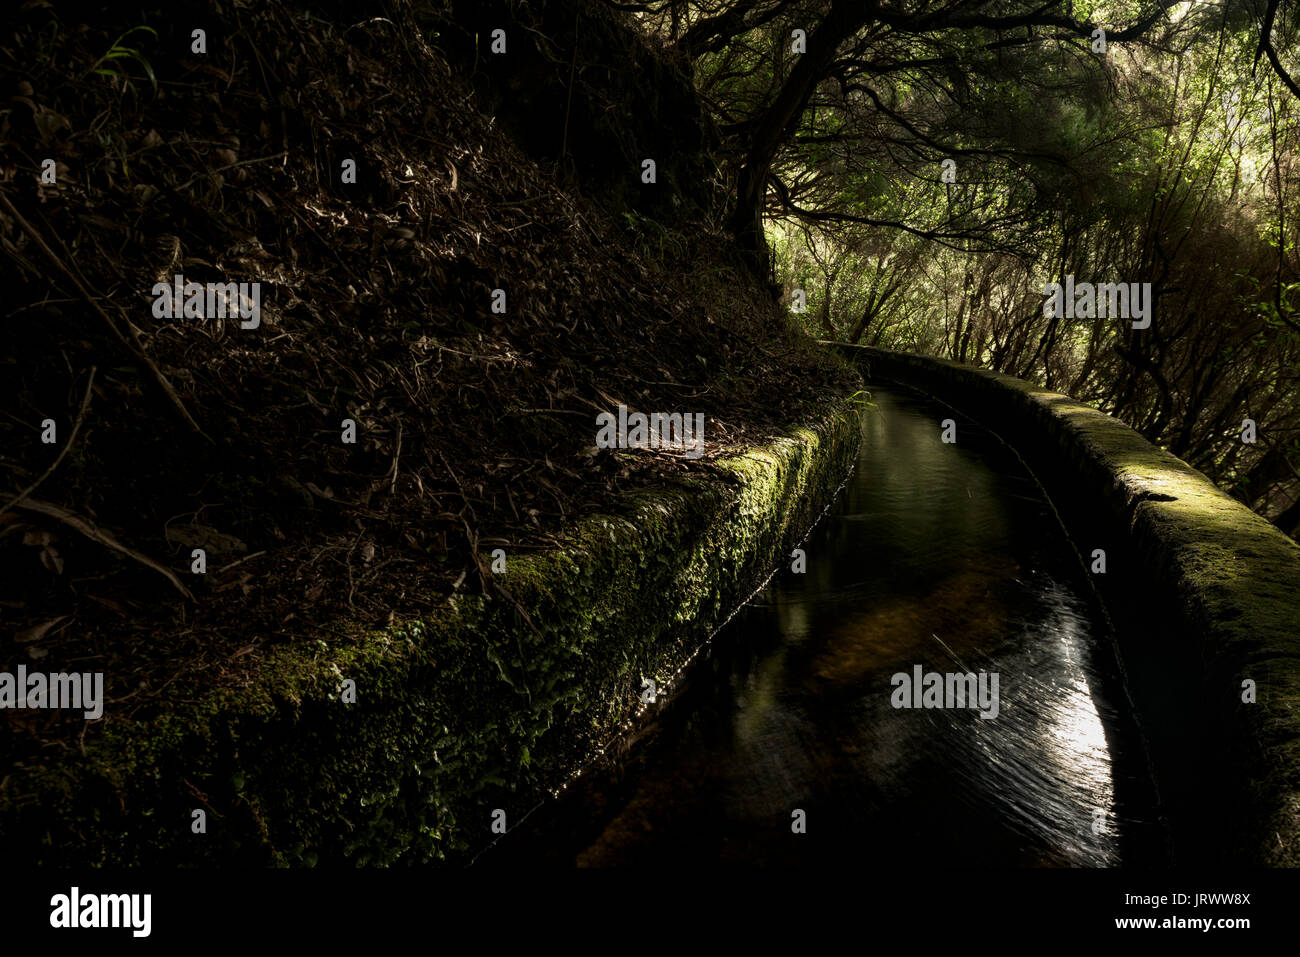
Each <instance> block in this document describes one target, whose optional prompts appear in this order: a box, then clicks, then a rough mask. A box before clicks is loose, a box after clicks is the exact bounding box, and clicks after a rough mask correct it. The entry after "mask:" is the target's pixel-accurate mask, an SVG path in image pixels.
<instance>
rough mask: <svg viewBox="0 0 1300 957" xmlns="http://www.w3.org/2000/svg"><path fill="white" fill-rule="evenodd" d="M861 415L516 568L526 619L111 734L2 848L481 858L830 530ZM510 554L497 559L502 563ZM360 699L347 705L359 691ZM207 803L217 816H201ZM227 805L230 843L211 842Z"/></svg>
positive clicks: (459, 616) (75, 764) (435, 629)
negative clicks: (786, 563)
mask: <svg viewBox="0 0 1300 957" xmlns="http://www.w3.org/2000/svg"><path fill="white" fill-rule="evenodd" d="M858 437H859V430H858V424H857V418H856V413H855V412H854V411H853V409H852V408H851V407H850V406H849V405H848V404H847V403H836V404H834V405H833V407H831V408H830V409H828V411H827V414H826V416H825V419H824V421H822V422H820V423H818V424H817V425H816V426H815V427H812V428H804V429H799V430H797V431H795V432H793V433H791V434H790V436H789V437H788V438H783V439H779V440H776V441H774V442H773V443H772V444H771V446H770V447H768V448H766V449H760V450H753V451H751V452H747V453H743V454H740V455H737V456H734V457H732V458H731V459H729V460H727V461H725V462H723V463H721V464H722V469H723V470H724V471H727V472H730V473H731V474H733V475H734V476H735V478H736V481H735V482H728V481H726V480H723V479H720V478H717V477H713V478H709V479H691V480H687V481H684V482H680V483H678V484H677V485H674V486H670V487H664V488H661V489H656V490H653V491H648V492H642V493H640V494H637V495H634V496H631V497H630V498H629V499H628V501H627V503H626V508H625V509H624V510H623V512H622V514H619V515H597V516H592V517H590V518H588V519H587V520H585V521H584V522H582V524H581V525H580V526H579V527H578V528H576V529H574V531H573V533H572V534H571V535H570V536H568V539H567V544H566V545H565V546H564V547H562V548H557V549H555V550H553V551H551V552H548V553H543V554H538V555H520V556H511V557H510V558H509V560H508V566H507V567H508V571H507V573H506V574H505V576H504V584H505V585H506V587H507V588H508V589H509V590H510V592H511V593H512V594H513V595H514V597H515V599H516V600H517V601H518V604H519V606H521V607H522V608H524V609H527V611H528V616H529V618H530V619H531V624H530V623H529V622H528V621H527V620H525V618H524V616H523V615H522V614H521V613H520V611H519V609H518V608H517V607H516V606H515V605H514V604H513V603H511V602H508V601H505V600H503V599H500V598H495V597H494V598H491V599H489V598H487V597H484V596H457V597H455V598H454V599H448V600H447V601H446V603H445V605H444V606H443V608H442V610H441V612H440V613H438V614H435V615H430V616H428V617H426V618H424V619H422V620H412V621H403V622H399V623H397V624H395V625H393V626H391V627H388V628H384V629H376V628H373V627H369V626H365V625H363V624H361V623H359V622H340V623H338V626H337V629H336V631H335V633H333V634H329V635H322V636H321V641H320V642H319V643H316V644H313V645H306V646H294V647H287V648H282V649H278V650H276V651H273V652H271V653H269V654H267V656H266V657H265V659H264V661H263V662H262V668H261V675H262V677H261V678H260V679H259V680H258V681H257V682H255V683H254V684H253V685H251V686H249V687H247V688H216V689H213V690H212V691H211V692H210V693H208V694H207V695H205V696H203V697H202V698H201V699H200V700H198V701H191V702H184V703H181V702H177V703H176V704H175V707H174V708H173V710H172V711H171V712H170V713H169V714H168V715H167V716H166V717H165V718H163V719H161V720H159V721H158V722H156V723H155V724H153V725H151V726H145V725H143V724H141V723H137V722H133V721H129V720H121V719H118V720H109V721H107V722H106V723H105V725H104V727H103V729H102V732H101V733H100V734H98V735H97V736H95V737H94V738H93V739H92V740H91V741H89V742H88V743H87V753H86V755H85V757H84V758H82V757H80V756H75V757H72V756H70V757H67V758H65V759H64V760H61V761H59V762H56V763H53V764H51V765H49V766H46V767H43V768H40V769H35V770H33V771H32V772H31V773H30V774H28V775H26V776H25V777H23V778H22V779H21V780H20V781H17V782H14V781H11V782H10V787H8V788H7V789H6V790H5V791H4V792H3V793H0V842H3V843H4V844H5V846H6V847H7V848H8V849H10V851H11V852H12V853H14V854H15V855H16V856H18V857H21V858H22V859H24V860H32V861H37V862H40V863H45V864H82V863H90V864H108V863H111V864H133V863H138V862H146V861H149V862H161V863H176V864H199V863H213V864H215V863H249V864H275V865H289V866H315V865H317V864H322V863H329V862H340V861H345V862H349V863H353V864H358V865H389V864H395V863H403V862H415V863H423V862H430V861H438V860H445V859H448V858H453V859H463V858H464V857H465V856H466V855H467V854H468V853H470V852H471V851H472V850H474V849H475V848H478V847H481V846H482V845H484V844H485V843H487V841H488V840H489V839H490V833H489V830H488V822H489V819H490V813H491V809H493V808H497V807H500V808H504V809H506V811H507V821H508V822H509V821H512V820H516V819H517V818H518V816H519V815H520V814H521V813H523V812H524V811H525V810H526V809H527V808H528V807H531V806H532V805H533V804H535V803H536V801H537V800H538V797H539V795H541V794H543V793H544V792H545V789H547V788H553V787H556V786H558V784H559V783H561V782H562V781H563V780H564V779H565V778H567V777H568V776H569V775H570V774H571V773H572V772H573V771H574V770H576V769H577V768H578V767H580V766H581V765H582V764H583V763H585V762H586V761H587V760H589V759H590V757H591V756H592V755H593V754H594V753H595V752H596V750H597V749H599V748H600V747H601V746H602V745H603V744H605V743H607V740H608V738H609V737H610V736H611V735H613V734H614V733H615V732H616V731H617V729H618V728H619V727H620V726H621V725H622V724H623V723H624V722H626V721H627V720H629V719H630V718H631V717H632V716H633V715H634V714H635V711H636V708H637V706H638V703H639V691H640V680H641V678H642V677H643V676H655V677H656V678H657V680H660V681H661V683H662V680H663V679H664V678H665V676H668V675H671V674H672V673H673V672H674V671H676V669H677V668H679V667H680V666H681V665H682V663H683V662H685V661H686V660H687V659H688V658H689V657H690V656H691V654H693V653H694V651H695V650H696V648H698V647H699V645H700V643H701V642H702V641H703V640H704V639H705V638H706V637H707V636H708V634H709V633H710V632H711V631H712V629H713V628H714V627H715V626H716V625H717V624H718V623H719V622H720V621H721V620H722V618H723V617H725V615H726V613H727V612H729V611H730V610H731V609H732V608H733V607H734V606H735V605H736V604H737V603H738V602H739V601H740V600H742V599H743V598H744V597H745V596H746V595H747V594H748V593H749V591H750V590H752V588H753V587H754V585H755V584H757V582H758V581H760V580H761V579H762V578H763V577H764V576H765V575H766V573H767V571H769V570H770V568H771V567H772V566H773V565H774V564H775V563H776V562H777V561H778V560H780V559H781V558H783V556H784V554H785V552H786V551H787V550H788V548H789V547H790V545H791V543H792V542H793V541H794V540H795V539H797V538H798V537H799V536H800V535H801V534H802V533H803V532H804V531H805V530H806V528H807V526H808V525H809V524H810V523H811V522H812V520H813V519H814V518H815V517H816V516H817V515H818V514H819V512H820V510H821V508H822V507H823V506H824V505H825V504H826V502H827V501H828V499H829V497H830V496H831V495H832V494H833V492H834V490H835V489H836V488H837V487H838V485H839V483H840V481H841V480H842V478H843V476H844V475H845V473H846V472H847V470H848V469H849V467H850V466H851V463H852V461H853V457H854V455H855V454H856V448H857V442H858ZM486 557H487V556H485V558H486ZM345 677H346V678H349V679H352V680H353V681H355V682H356V685H357V702H356V703H355V704H352V705H347V704H344V703H343V702H342V701H341V700H340V697H339V687H340V684H341V681H342V680H343V678H345ZM200 795H201V797H200ZM199 807H202V808H206V809H208V810H209V814H208V831H207V833H206V834H203V835H194V834H192V833H191V831H190V820H191V818H190V813H191V811H192V810H193V809H194V808H199Z"/></svg>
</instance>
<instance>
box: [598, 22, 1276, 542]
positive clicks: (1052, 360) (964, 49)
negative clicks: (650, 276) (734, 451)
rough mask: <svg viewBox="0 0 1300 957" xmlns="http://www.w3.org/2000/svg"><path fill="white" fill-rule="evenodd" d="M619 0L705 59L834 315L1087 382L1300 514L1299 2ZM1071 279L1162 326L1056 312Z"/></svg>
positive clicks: (781, 229)
mask: <svg viewBox="0 0 1300 957" xmlns="http://www.w3.org/2000/svg"><path fill="white" fill-rule="evenodd" d="M609 5H610V6H613V7H617V8H619V9H622V10H626V11H630V12H632V13H633V14H634V15H635V16H636V17H637V18H638V19H639V20H640V22H641V23H642V25H643V26H644V27H645V28H646V29H647V30H650V31H652V32H653V33H654V34H655V35H656V36H658V37H659V38H660V39H661V41H662V42H663V43H664V44H665V45H666V46H668V47H669V48H670V49H671V50H673V51H675V52H676V53H677V54H679V55H680V56H681V57H682V58H683V59H684V60H685V61H688V62H689V68H690V70H691V72H692V74H693V76H694V81H695V85H696V87H697V89H698V91H699V94H700V97H701V99H702V101H703V102H704V103H705V104H707V107H708V110H709V111H710V113H711V114H712V117H713V119H714V120H715V121H716V123H717V125H718V130H719V132H720V134H721V144H722V145H721V146H720V157H721V164H722V166H723V168H724V169H725V170H727V171H728V173H729V180H728V181H729V183H730V184H731V188H732V194H731V203H730V205H729V208H728V211H727V216H728V224H729V226H730V228H731V230H732V232H733V233H734V235H735V236H736V238H737V239H738V241H739V243H740V245H741V246H742V248H744V249H745V250H746V251H747V252H748V253H749V255H750V257H751V262H752V263H753V265H754V267H755V268H756V269H757V270H758V271H760V273H763V274H765V275H766V276H767V277H768V279H769V281H771V282H773V283H774V284H776V283H779V284H780V286H781V291H782V294H783V297H784V301H785V302H786V303H787V304H788V305H789V306H790V307H791V308H792V310H794V311H795V312H796V313H797V314H798V315H800V316H801V318H802V320H803V322H804V323H805V325H806V326H807V329H808V331H810V332H811V333H813V334H814V335H817V336H819V337H822V338H827V339H835V340H843V341H849V342H855V343H867V344H872V345H879V346H884V347H890V348H898V349H902V350H906V351H916V352H922V353H927V354H932V355H938V356H944V357H948V358H952V359H957V360H961V361H966V362H972V363H977V364H981V365H984V366H987V367H988V368H991V369H994V370H997V371H1000V372H1006V373H1010V374H1013V375H1017V376H1021V377H1025V378H1029V379H1032V380H1034V381H1037V382H1039V383H1041V384H1043V385H1045V386H1047V387H1048V388H1052V389H1058V390H1060V391H1064V392H1068V393H1070V394H1072V395H1074V396H1076V397H1078V398H1081V399H1084V400H1085V401H1088V402H1091V403H1094V404H1096V405H1098V406H1099V407H1100V408H1102V409H1104V410H1106V411H1107V412H1110V413H1112V414H1114V415H1116V416H1118V417H1120V418H1122V419H1124V420H1125V421H1127V422H1128V423H1129V424H1131V425H1133V426H1134V427H1135V428H1137V429H1138V430H1139V431H1140V432H1142V433H1143V435H1145V436H1146V437H1147V438H1149V439H1150V440H1152V441H1154V442H1156V443H1158V444H1160V445H1162V446H1164V447H1166V448H1168V449H1169V450H1170V451H1172V452H1173V453H1175V454H1176V455H1179V456H1181V457H1183V458H1184V459H1186V460H1187V461H1188V462H1190V463H1191V464H1192V465H1194V466H1195V467H1197V468H1199V469H1201V470H1203V471H1205V472H1206V473H1207V474H1209V475H1210V476H1211V477H1212V478H1214V479H1215V480H1216V481H1217V482H1219V484H1220V485H1222V486H1223V487H1224V488H1226V489H1228V490H1229V491H1231V492H1232V493H1233V494H1234V495H1236V496H1238V497H1239V498H1241V499H1242V500H1243V501H1245V502H1247V503H1248V504H1250V505H1251V506H1252V507H1253V508H1255V509H1256V510H1258V511H1259V512H1261V513H1262V514H1264V515H1265V516H1267V517H1269V518H1270V519H1271V520H1273V521H1274V522H1275V523H1276V524H1277V525H1278V526H1279V527H1281V528H1282V529H1283V530H1284V531H1286V532H1288V533H1289V534H1291V535H1293V536H1294V535H1295V534H1296V533H1297V530H1300V470H1298V469H1300V431H1298V430H1300V406H1298V405H1297V403H1298V401H1300V393H1298V392H1297V381H1296V379H1297V362H1296V360H1297V350H1298V349H1300V258H1298V254H1297V240H1298V239H1300V228H1298V227H1297V219H1298V218H1300V202H1297V197H1298V195H1300V168H1298V166H1297V147H1298V146H1300V127H1298V126H1297V123H1296V119H1297V114H1298V113H1300V86H1297V80H1296V78H1297V77H1298V76H1300V57H1298V56H1297V51H1300V5H1298V4H1295V3H1289V2H1283V0H1207V2H1174V0H1133V2H1118V3H1087V2H1070V0H1060V2H1041V0H1030V2H1021V0H1002V2H968V0H955V2H924V0H922V2H917V0H898V2H875V3H862V2H846V0H833V2H825V0H822V2H807V0H736V2H708V0H704V2H687V0H662V2H653V0H651V2H644V3H615V2H611V3H610V4H609ZM1067 277H1071V281H1072V282H1074V281H1077V282H1079V283H1092V282H1095V283H1149V284H1150V289H1151V296H1152V299H1153V304H1154V317H1155V318H1154V321H1153V322H1152V323H1151V325H1150V326H1149V327H1147V328H1135V325H1134V324H1131V323H1129V322H1125V321H1121V320H1119V319H1116V318H1114V317H1111V316H1107V315H1104V314H1101V313H1100V311H1098V312H1097V313H1092V310H1082V311H1081V312H1080V313H1079V314H1077V315H1076V314H1073V310H1070V314H1067V315H1049V314H1048V313H1050V312H1051V310H1045V309H1044V290H1045V289H1046V288H1047V286H1048V284H1050V283H1053V282H1055V283H1058V284H1062V283H1065V281H1066V279H1067ZM1246 420H1250V423H1253V427H1252V426H1251V425H1250V424H1248V423H1247V421H1246ZM1252 428H1253V430H1252ZM1251 438H1254V439H1255V441H1253V442H1252V441H1250V439H1251Z"/></svg>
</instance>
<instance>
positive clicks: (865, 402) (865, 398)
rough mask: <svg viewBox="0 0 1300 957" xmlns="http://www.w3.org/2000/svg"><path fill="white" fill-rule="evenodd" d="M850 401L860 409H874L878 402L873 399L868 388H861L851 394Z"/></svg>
mask: <svg viewBox="0 0 1300 957" xmlns="http://www.w3.org/2000/svg"><path fill="white" fill-rule="evenodd" d="M849 401H850V402H852V403H853V404H854V405H856V406H857V407H858V408H860V409H874V408H875V407H876V403H874V402H872V401H871V393H870V392H868V391H867V390H866V389H859V390H858V391H857V392H855V393H853V394H852V395H851V396H849Z"/></svg>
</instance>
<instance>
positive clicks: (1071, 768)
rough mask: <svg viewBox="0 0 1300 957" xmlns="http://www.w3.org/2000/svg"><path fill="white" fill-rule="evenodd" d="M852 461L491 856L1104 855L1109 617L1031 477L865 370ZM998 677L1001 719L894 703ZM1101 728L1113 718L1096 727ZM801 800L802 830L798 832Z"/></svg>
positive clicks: (1113, 852)
mask: <svg viewBox="0 0 1300 957" xmlns="http://www.w3.org/2000/svg"><path fill="white" fill-rule="evenodd" d="M873 398H874V401H875V402H876V404H877V408H876V409H875V410H874V411H873V412H872V413H870V414H869V415H868V416H867V417H866V419H865V420H864V424H863V449H862V455H861V457H860V460H859V462H858V470H857V473H856V475H855V476H854V478H853V479H852V481H851V483H850V484H849V486H848V487H847V488H846V490H845V495H844V496H843V499H842V502H841V504H840V505H839V507H838V509H837V510H836V511H835V512H834V513H832V515H830V516H827V518H826V519H825V520H824V521H823V523H822V525H821V526H820V527H819V528H818V530H817V531H816V532H815V533H814V535H813V536H812V538H811V539H810V540H809V542H808V543H806V544H805V548H806V550H807V553H808V569H807V573H806V574H804V575H794V574H790V573H783V574H782V575H781V576H779V577H778V578H777V579H776V580H774V583H773V584H772V585H771V586H769V588H768V589H767V590H766V591H765V592H764V593H763V594H762V595H761V596H760V597H759V599H758V600H757V601H755V602H754V604H753V605H752V606H751V607H749V608H747V609H745V610H744V611H743V612H742V613H741V614H740V615H738V616H737V617H736V618H735V619H734V620H733V621H732V622H731V624H730V625H728V627H727V628H726V629H724V631H723V632H722V633H721V634H720V635H719V636H718V637H717V639H715V643H714V647H713V649H712V652H711V654H710V655H709V656H708V657H707V659H706V660H703V661H702V662H701V664H700V665H699V666H698V667H697V668H696V669H695V671H694V672H693V673H692V674H691V676H690V677H689V679H688V681H687V682H686V684H685V686H684V687H682V688H680V689H679V690H678V691H677V692H676V697H677V700H675V702H674V704H673V706H672V707H671V708H669V709H667V710H666V711H665V713H664V714H663V715H662V716H661V717H660V718H659V719H658V721H657V723H656V726H655V727H654V728H653V729H652V733H651V734H649V735H648V740H647V743H645V744H644V745H642V746H639V747H638V748H637V749H634V750H633V751H632V752H631V753H630V754H628V755H625V756H624V757H623V758H621V759H619V760H618V761H617V762H615V763H614V764H613V765H612V766H607V767H602V768H598V769H594V770H593V772H592V773H591V774H589V775H586V776H584V778H583V779H580V780H579V781H578V782H576V783H575V784H574V785H573V786H571V787H570V788H569V789H568V790H566V792H565V796H564V797H563V798H562V799H561V800H560V801H557V802H555V803H554V805H553V806H551V807H549V808H547V809H545V811H543V812H540V813H539V814H537V815H535V816H534V817H533V818H530V820H529V822H528V824H527V825H526V826H524V827H521V828H519V829H518V832H516V833H512V834H511V835H510V836H509V837H508V838H507V840H505V841H503V842H502V843H501V845H500V846H499V848H496V849H494V850H493V852H492V853H491V854H490V855H488V856H487V857H486V858H485V860H487V861H489V862H491V861H493V860H495V861H496V862H497V863H507V862H512V861H513V862H518V861H521V860H551V861H555V862H557V863H577V864H589V865H614V864H638V865H639V864H655V863H663V862H665V861H668V860H671V861H674V862H684V861H685V862H699V863H710V862H742V863H751V864H823V863H830V862H832V861H835V862H840V863H842V862H844V861H845V860H853V861H861V862H862V863H864V864H871V863H874V864H877V865H882V864H884V863H886V862H894V863H898V864H902V865H907V866H985V865H995V866H996V865H1066V866H1080V865H1100V866H1105V865H1114V864H1117V863H1119V862H1120V861H1121V859H1122V853H1121V848H1122V842H1121V837H1122V831H1123V827H1122V821H1123V820H1124V819H1126V818H1127V817H1130V816H1131V813H1132V812H1131V810H1129V811H1125V812H1124V813H1120V810H1121V809H1120V808H1118V807H1117V802H1116V793H1117V790H1116V780H1117V775H1120V774H1121V773H1123V774H1128V773H1129V772H1128V771H1127V770H1125V771H1123V772H1121V771H1119V770H1118V768H1117V764H1116V761H1115V760H1114V759H1113V755H1114V754H1116V753H1118V752H1117V750H1116V739H1117V732H1116V728H1117V727H1118V726H1119V722H1118V720H1117V715H1116V714H1115V713H1114V711H1113V709H1112V708H1111V707H1110V705H1109V704H1108V699H1107V697H1106V695H1105V694H1104V693H1103V689H1104V688H1105V687H1114V685H1113V675H1110V674H1109V672H1108V670H1107V665H1106V658H1105V655H1104V654H1102V653H1101V652H1100V651H1099V649H1106V648H1109V644H1110V641H1109V636H1108V635H1107V634H1106V633H1105V630H1104V629H1105V625H1104V622H1103V621H1099V620H1098V618H1097V617H1096V616H1095V615H1094V614H1093V612H1092V610H1091V606H1090V605H1089V603H1088V601H1087V595H1088V593H1087V591H1086V587H1087V586H1086V582H1085V581H1084V579H1083V571H1082V569H1081V567H1080V565H1079V562H1078V559H1077V557H1076V556H1075V555H1074V553H1073V552H1072V551H1071V548H1070V546H1069V543H1068V541H1066V540H1065V539H1064V537H1063V535H1062V534H1061V532H1060V531H1059V529H1058V527H1057V526H1056V524H1055V522H1054V521H1053V520H1052V517H1051V512H1050V509H1049V508H1048V507H1047V506H1046V504H1045V503H1044V502H1043V500H1042V498H1041V495H1040V493H1039V490H1038V489H1037V486H1036V485H1035V483H1034V482H1033V481H1032V480H1031V479H1030V478H1029V477H1028V476H1027V475H1025V474H1024V472H1023V470H1022V468H1021V467H1020V466H1019V464H1018V463H1017V462H1016V461H1015V459H1014V457H1011V456H1009V455H1008V454H1007V453H1006V452H1005V450H1003V449H1002V448H1001V447H1000V445H999V444H998V443H997V442H996V441H995V440H994V439H992V438H991V437H990V436H988V435H986V434H983V433H981V432H980V430H978V429H977V428H974V427H973V426H971V425H969V424H968V423H965V422H960V423H959V432H958V435H959V441H958V444H957V445H956V446H951V445H943V444H942V443H941V442H940V441H939V432H940V429H939V420H940V419H941V418H945V417H948V415H950V413H948V412H943V413H940V412H938V411H936V410H934V409H931V408H929V407H927V406H925V405H924V404H921V403H920V402H918V401H917V400H915V399H912V398H910V397H907V396H904V395H901V394H890V393H887V392H884V391H883V390H876V391H875V394H874V396H873ZM917 665H919V666H921V667H922V668H923V670H924V671H927V672H930V671H934V672H940V673H946V672H986V673H996V674H998V675H999V678H1000V683H999V708H998V714H997V717H996V718H995V719H993V720H986V719H983V718H981V717H980V715H979V711H978V709H977V708H953V709H947V708H919V709H918V708H895V707H894V706H893V705H892V704H891V694H892V692H893V686H892V685H891V676H892V675H893V674H895V673H897V672H907V673H910V672H911V671H912V669H913V667H914V666H917ZM1108 731H1109V736H1108ZM796 810H802V811H804V812H805V814H806V817H807V822H808V823H807V833H804V834H795V833H792V829H791V821H792V814H793V812H795V811H796Z"/></svg>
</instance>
